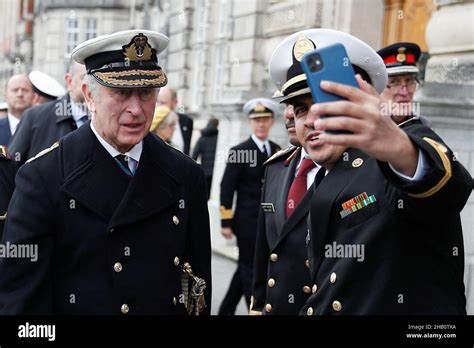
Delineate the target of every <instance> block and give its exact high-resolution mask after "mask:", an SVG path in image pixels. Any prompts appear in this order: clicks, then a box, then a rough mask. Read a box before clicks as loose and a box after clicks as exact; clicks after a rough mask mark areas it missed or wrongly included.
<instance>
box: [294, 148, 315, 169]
mask: <svg viewBox="0 0 474 348" xmlns="http://www.w3.org/2000/svg"><path fill="white" fill-rule="evenodd" d="M305 158H309V155H308V153H307V152H306V150H305V149H304V147H301V157H300V161H299V162H298V165H297V166H296V171H298V168H299V167H300V166H301V162H303V159H305ZM313 162H314V161H313ZM314 165H315V166H316V167H315V168H316V169H317V170H319V167H321V166H320V165H319V164H317V163H316V162H314Z"/></svg>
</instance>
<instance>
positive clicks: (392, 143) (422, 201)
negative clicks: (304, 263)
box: [269, 29, 472, 315]
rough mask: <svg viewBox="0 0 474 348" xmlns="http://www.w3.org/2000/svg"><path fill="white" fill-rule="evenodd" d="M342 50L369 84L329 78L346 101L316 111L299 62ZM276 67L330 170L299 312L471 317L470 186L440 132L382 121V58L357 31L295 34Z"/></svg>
mask: <svg viewBox="0 0 474 348" xmlns="http://www.w3.org/2000/svg"><path fill="white" fill-rule="evenodd" d="M303 40H304V41H305V42H304V45H303V44H301V43H302V41H303ZM308 41H310V42H311V43H312V45H308ZM334 43H342V44H343V45H344V46H345V49H346V51H347V53H348V56H349V59H350V61H351V63H352V65H353V67H354V70H355V71H356V72H357V73H358V75H357V76H356V80H357V83H358V85H359V88H355V87H352V86H347V85H343V84H338V83H335V82H331V81H321V82H319V85H320V87H321V88H322V89H323V90H324V91H326V92H329V93H333V94H335V95H339V96H341V97H344V98H345V100H341V101H335V102H327V103H318V104H313V100H312V98H311V95H310V94H309V93H310V90H309V88H308V85H307V82H306V76H305V75H304V74H303V73H302V70H301V67H300V65H299V61H300V59H301V57H302V56H303V54H304V53H306V52H307V51H309V50H312V47H311V46H313V45H314V46H313V47H317V48H323V47H325V46H328V45H331V44H334ZM308 47H309V49H308ZM324 64H331V62H324ZM269 70H270V77H271V79H272V81H273V82H274V84H275V85H276V86H277V88H280V89H281V90H282V93H283V95H284V96H285V98H284V102H285V103H287V104H290V105H293V107H294V112H295V117H296V132H297V136H298V139H299V141H300V143H301V145H302V146H304V147H305V149H306V151H307V152H308V154H309V156H310V158H311V159H312V160H313V161H314V162H316V163H317V164H318V171H323V173H324V174H325V177H324V178H323V179H322V181H321V182H320V183H319V185H316V184H315V185H314V193H313V198H312V202H311V208H310V218H309V219H308V225H309V226H308V227H309V231H308V236H307V241H306V242H307V246H308V259H309V265H310V276H311V281H312V287H311V292H312V294H311V296H310V297H309V299H308V301H307V302H306V304H305V305H304V306H303V308H301V310H300V314H305V315H316V314H318V315H321V314H323V315H331V314H342V315H350V314H358V315H361V314H362V315H364V314H365V315H374V314H466V308H465V305H466V300H465V295H464V284H463V271H464V251H463V236H462V228H461V221H460V216H459V213H460V211H461V210H462V208H463V207H464V205H465V203H466V201H467V199H468V197H469V194H470V192H471V182H472V178H471V176H470V175H469V173H468V172H467V171H466V169H465V168H464V167H463V166H462V165H461V164H460V163H459V162H458V161H455V160H453V154H452V151H451V150H450V149H449V148H448V147H447V145H446V144H444V143H443V141H442V139H441V138H440V137H439V136H438V135H437V134H435V133H434V132H433V131H432V130H431V129H429V128H428V127H426V126H424V125H422V124H421V122H419V121H418V120H414V122H412V123H410V124H409V125H408V126H407V127H405V128H403V129H402V128H400V127H398V126H397V125H396V124H395V123H394V122H392V120H391V118H390V117H387V116H384V115H383V113H382V110H381V108H382V106H383V100H382V99H381V97H380V95H379V94H378V93H380V92H382V91H383V89H384V88H385V86H386V83H387V73H386V70H385V66H384V64H383V61H382V59H381V58H380V57H379V56H378V55H377V53H376V52H375V51H374V50H373V49H372V48H370V46H368V45H367V44H365V43H364V42H362V41H360V40H359V39H357V38H355V37H353V36H351V35H348V34H346V33H342V32H339V31H335V30H328V29H310V30H304V31H301V32H298V33H295V34H293V35H291V36H289V37H288V38H286V39H285V40H284V41H283V42H282V43H281V44H280V45H279V46H278V47H277V48H276V49H275V51H274V53H273V55H272V57H271V59H270V63H269ZM374 87H375V88H374ZM322 115H325V116H329V117H324V118H322V117H321V116H322ZM332 116H337V117H332ZM327 130H346V131H350V132H351V133H352V134H334V133H332V134H329V133H327V132H326V131H327ZM317 176H318V175H317ZM321 176H322V175H321Z"/></svg>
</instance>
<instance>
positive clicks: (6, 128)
mask: <svg viewBox="0 0 474 348" xmlns="http://www.w3.org/2000/svg"><path fill="white" fill-rule="evenodd" d="M5 97H6V101H7V104H8V113H7V117H5V118H2V119H0V145H8V144H9V143H10V139H11V137H12V135H13V134H15V132H16V128H17V126H18V123H20V118H21V115H22V114H23V112H24V111H25V110H26V109H28V108H29V107H30V106H31V105H32V103H33V97H34V94H33V87H32V86H31V82H30V80H28V77H27V76H26V75H24V74H18V75H13V76H12V77H11V78H10V79H9V80H8V82H7V90H6V92H5Z"/></svg>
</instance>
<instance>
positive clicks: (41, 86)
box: [28, 70, 66, 99]
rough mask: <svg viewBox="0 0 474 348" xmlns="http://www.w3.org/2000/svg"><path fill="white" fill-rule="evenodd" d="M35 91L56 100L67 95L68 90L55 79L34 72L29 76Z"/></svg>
mask: <svg viewBox="0 0 474 348" xmlns="http://www.w3.org/2000/svg"><path fill="white" fill-rule="evenodd" d="M28 79H29V80H30V82H31V84H32V85H33V90H34V91H35V92H36V93H38V94H40V95H43V96H45V97H47V98H50V99H56V98H59V97H62V96H63V95H64V94H66V89H65V88H64V87H63V86H62V85H61V84H60V83H59V82H58V81H57V80H56V79H54V78H53V77H51V76H49V75H48V74H45V73H44V72H41V71H37V70H34V71H32V72H30V73H29V74H28Z"/></svg>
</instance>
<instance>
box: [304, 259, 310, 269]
mask: <svg viewBox="0 0 474 348" xmlns="http://www.w3.org/2000/svg"><path fill="white" fill-rule="evenodd" d="M304 265H305V266H306V268H309V260H306V261H305V262H304Z"/></svg>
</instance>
